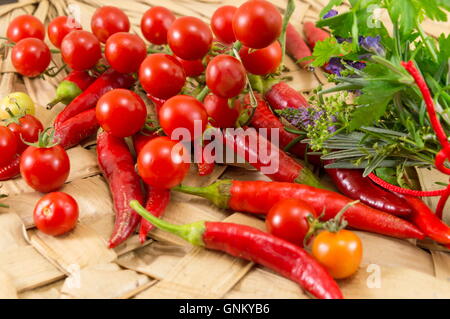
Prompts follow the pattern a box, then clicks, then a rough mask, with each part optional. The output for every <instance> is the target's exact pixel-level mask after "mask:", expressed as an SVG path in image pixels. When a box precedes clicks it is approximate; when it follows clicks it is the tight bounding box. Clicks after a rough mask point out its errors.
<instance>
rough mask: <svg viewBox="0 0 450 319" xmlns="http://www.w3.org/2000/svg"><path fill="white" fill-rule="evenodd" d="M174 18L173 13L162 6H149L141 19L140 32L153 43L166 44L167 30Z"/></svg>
mask: <svg viewBox="0 0 450 319" xmlns="http://www.w3.org/2000/svg"><path fill="white" fill-rule="evenodd" d="M175 19H176V17H175V15H174V14H173V13H172V12H171V11H170V10H168V9H166V8H164V7H153V8H150V9H148V10H147V11H145V13H144V15H143V16H142V19H141V31H142V34H143V35H144V37H145V38H146V39H147V40H148V41H150V42H151V43H153V44H158V45H161V44H167V30H169V28H170V26H171V25H172V23H173V22H174V21H175Z"/></svg>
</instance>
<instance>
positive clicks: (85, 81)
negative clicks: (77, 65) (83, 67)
mask: <svg viewBox="0 0 450 319" xmlns="http://www.w3.org/2000/svg"><path fill="white" fill-rule="evenodd" d="M95 79H96V77H95V76H92V75H91V74H90V73H89V72H88V71H76V70H73V71H71V72H70V73H69V74H68V75H67V76H66V77H65V78H64V80H63V81H62V82H61V83H60V84H59V85H58V87H57V88H56V97H55V98H54V99H53V100H52V101H51V102H50V103H48V104H47V108H52V107H53V106H54V105H56V104H58V103H59V102H62V103H64V104H69V103H70V102H71V101H72V100H73V99H74V98H76V97H77V96H78V95H80V94H81V93H82V92H83V91H84V90H86V89H87V88H88V87H89V86H90V85H91V84H92V83H93V82H94V81H95Z"/></svg>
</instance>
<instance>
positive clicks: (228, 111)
mask: <svg viewBox="0 0 450 319" xmlns="http://www.w3.org/2000/svg"><path fill="white" fill-rule="evenodd" d="M203 104H204V105H205V109H206V113H208V116H209V117H210V118H211V119H210V122H211V124H212V125H214V126H215V127H220V128H228V127H235V126H236V120H237V119H238V117H239V111H238V110H237V108H235V107H230V106H229V105H228V99H225V98H223V97H220V96H217V95H215V94H214V93H211V94H208V95H207V96H206V98H205V101H204V102H203Z"/></svg>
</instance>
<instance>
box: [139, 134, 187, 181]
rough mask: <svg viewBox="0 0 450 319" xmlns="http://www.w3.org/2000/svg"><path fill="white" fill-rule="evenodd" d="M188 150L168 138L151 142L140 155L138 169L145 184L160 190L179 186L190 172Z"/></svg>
mask: <svg viewBox="0 0 450 319" xmlns="http://www.w3.org/2000/svg"><path fill="white" fill-rule="evenodd" d="M186 154H187V150H186V149H185V148H184V146H183V145H182V144H181V143H178V142H175V141H171V140H170V139H169V138H168V137H167V136H163V137H157V138H155V139H152V140H151V141H149V142H148V143H147V144H145V146H144V147H143V148H142V150H141V151H140V153H139V156H138V159H137V169H138V173H139V175H140V176H141V177H142V179H143V180H144V182H145V183H146V184H148V185H150V186H153V187H158V188H172V187H174V186H177V185H179V184H180V183H181V182H182V181H183V179H184V177H185V176H186V174H187V173H188V171H189V167H190V164H189V162H188V161H185V160H184V157H186Z"/></svg>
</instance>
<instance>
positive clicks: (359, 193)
mask: <svg viewBox="0 0 450 319" xmlns="http://www.w3.org/2000/svg"><path fill="white" fill-rule="evenodd" d="M326 171H327V173H328V175H329V176H330V177H331V180H332V181H333V184H334V185H335V186H336V187H337V188H338V189H339V191H340V192H341V193H342V194H344V195H345V196H347V197H350V198H351V199H358V200H360V201H361V203H364V204H366V205H367V206H370V207H373V208H375V209H378V210H381V211H384V212H386V213H389V214H393V215H397V216H407V215H411V213H412V211H413V210H412V209H411V207H410V206H409V205H408V203H407V202H406V201H405V200H404V199H402V198H400V197H399V196H398V195H396V194H394V193H391V192H389V191H386V190H384V189H383V188H381V187H378V186H377V185H375V184H374V183H373V182H372V181H371V180H370V179H369V178H367V177H363V175H362V171H361V170H358V169H341V168H340V169H335V168H328V169H326Z"/></svg>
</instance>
